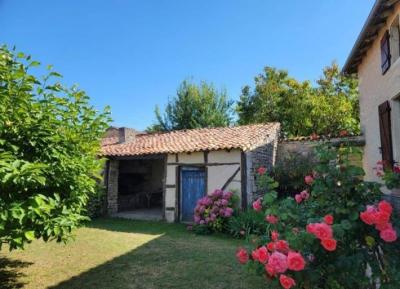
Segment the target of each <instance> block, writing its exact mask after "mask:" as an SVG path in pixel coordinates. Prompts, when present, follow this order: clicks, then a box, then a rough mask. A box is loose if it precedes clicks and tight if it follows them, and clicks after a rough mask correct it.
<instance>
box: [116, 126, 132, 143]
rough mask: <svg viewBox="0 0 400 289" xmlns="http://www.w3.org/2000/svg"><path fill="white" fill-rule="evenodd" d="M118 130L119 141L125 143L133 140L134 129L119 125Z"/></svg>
mask: <svg viewBox="0 0 400 289" xmlns="http://www.w3.org/2000/svg"><path fill="white" fill-rule="evenodd" d="M118 132H119V134H118V138H119V140H118V142H119V143H125V142H130V141H133V140H135V136H136V131H135V130H134V129H131V128H128V127H120V128H119V129H118Z"/></svg>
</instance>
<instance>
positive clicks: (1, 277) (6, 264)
mask: <svg viewBox="0 0 400 289" xmlns="http://www.w3.org/2000/svg"><path fill="white" fill-rule="evenodd" d="M29 265H32V263H29V262H22V261H16V260H10V259H8V258H5V257H0V288H1V289H16V288H22V287H23V286H24V283H22V282H21V281H19V279H20V278H21V277H23V276H24V275H23V274H22V273H21V272H19V270H20V269H21V268H24V267H28V266H29Z"/></svg>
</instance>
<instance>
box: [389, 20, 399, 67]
mask: <svg viewBox="0 0 400 289" xmlns="http://www.w3.org/2000/svg"><path fill="white" fill-rule="evenodd" d="M390 52H391V53H390V54H391V62H392V63H394V62H395V61H396V60H397V59H399V58H400V25H399V17H397V18H396V19H395V20H394V21H393V23H392V25H391V26H390Z"/></svg>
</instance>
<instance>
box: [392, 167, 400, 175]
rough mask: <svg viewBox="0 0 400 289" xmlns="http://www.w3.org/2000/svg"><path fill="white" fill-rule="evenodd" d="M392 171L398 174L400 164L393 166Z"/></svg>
mask: <svg viewBox="0 0 400 289" xmlns="http://www.w3.org/2000/svg"><path fill="white" fill-rule="evenodd" d="M393 172H394V173H396V174H400V166H394V168H393Z"/></svg>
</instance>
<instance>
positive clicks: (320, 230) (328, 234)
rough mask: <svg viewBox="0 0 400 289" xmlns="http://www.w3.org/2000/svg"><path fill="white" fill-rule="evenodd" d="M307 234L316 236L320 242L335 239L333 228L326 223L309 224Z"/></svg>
mask: <svg viewBox="0 0 400 289" xmlns="http://www.w3.org/2000/svg"><path fill="white" fill-rule="evenodd" d="M307 232H309V233H312V234H314V235H315V237H317V238H318V239H320V240H324V239H331V238H332V237H333V231H332V227H331V226H329V225H327V224H325V223H315V224H309V225H307Z"/></svg>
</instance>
